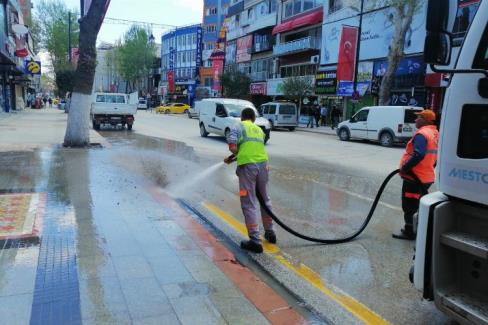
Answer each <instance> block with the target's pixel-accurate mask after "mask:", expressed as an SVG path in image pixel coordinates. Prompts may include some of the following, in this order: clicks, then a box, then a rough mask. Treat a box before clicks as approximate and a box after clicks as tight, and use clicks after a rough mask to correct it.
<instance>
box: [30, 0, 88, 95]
mask: <svg viewBox="0 0 488 325" xmlns="http://www.w3.org/2000/svg"><path fill="white" fill-rule="evenodd" d="M69 12H70V9H69V8H68V7H67V6H66V4H64V3H63V2H61V1H60V0H50V1H46V0H41V1H39V3H37V4H36V11H35V15H34V19H33V23H32V28H31V31H32V36H33V39H34V43H36V42H39V45H40V47H41V48H42V49H43V50H45V51H46V52H47V53H48V54H49V59H50V61H51V64H52V66H53V70H54V74H56V73H57V72H58V71H59V70H63V69H67V68H69V67H70V64H69V60H68V57H69V53H68V38H69V33H68V30H69V27H68V25H69V16H70V15H69ZM76 16H77V13H76V12H74V13H73V14H72V15H71V46H72V47H78V39H79V24H78V22H77V21H76V18H75V17H76ZM58 86H59V85H58Z"/></svg>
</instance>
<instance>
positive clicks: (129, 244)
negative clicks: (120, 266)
mask: <svg viewBox="0 0 488 325" xmlns="http://www.w3.org/2000/svg"><path fill="white" fill-rule="evenodd" d="M107 251H108V252H109V253H110V255H111V256H112V257H120V256H134V255H138V256H142V255H143V252H142V250H141V249H140V247H139V244H138V243H137V241H136V240H135V239H133V238H131V237H130V236H129V237H127V238H116V239H115V238H114V239H112V240H110V241H109V240H107Z"/></svg>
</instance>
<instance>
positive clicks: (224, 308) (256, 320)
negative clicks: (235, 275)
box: [210, 295, 281, 325]
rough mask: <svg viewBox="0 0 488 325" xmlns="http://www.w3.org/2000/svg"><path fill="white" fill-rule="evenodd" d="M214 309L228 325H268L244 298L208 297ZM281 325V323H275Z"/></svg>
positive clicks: (261, 315)
mask: <svg viewBox="0 0 488 325" xmlns="http://www.w3.org/2000/svg"><path fill="white" fill-rule="evenodd" d="M210 300H211V301H212V302H213V303H214V305H215V308H217V309H218V311H219V312H220V314H221V315H222V317H223V318H224V319H225V320H226V321H227V322H228V323H229V324H233V325H234V324H239V325H241V324H242V325H255V324H269V322H268V320H267V319H266V318H265V317H264V316H263V314H261V313H260V312H259V311H258V310H257V309H256V307H255V306H254V305H253V304H252V303H251V302H249V300H247V299H246V298H234V297H223V296H214V295H212V296H211V297H210ZM276 324H281V323H276Z"/></svg>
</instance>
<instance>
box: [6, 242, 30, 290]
mask: <svg viewBox="0 0 488 325" xmlns="http://www.w3.org/2000/svg"><path fill="white" fill-rule="evenodd" d="M38 258H39V247H29V248H11V249H7V250H3V251H0V296H10V295H20V294H24V293H32V292H34V285H35V281H36V272H37V260H38Z"/></svg>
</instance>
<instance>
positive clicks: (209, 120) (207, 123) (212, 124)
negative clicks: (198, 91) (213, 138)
mask: <svg viewBox="0 0 488 325" xmlns="http://www.w3.org/2000/svg"><path fill="white" fill-rule="evenodd" d="M195 107H196V108H197V110H198V111H199V112H200V116H199V123H198V124H199V127H200V135H201V136H202V137H206V136H207V135H208V134H209V133H214V134H218V135H223V136H225V137H226V138H227V137H228V136H229V134H230V130H231V129H232V127H234V126H235V125H236V124H237V123H239V122H240V120H241V112H242V110H243V109H244V108H252V109H253V110H254V111H255V112H256V116H258V117H257V118H256V121H255V122H254V123H255V124H256V125H257V126H259V127H260V128H261V129H262V130H263V132H264V134H265V135H266V137H265V139H264V142H265V143H266V142H268V140H269V138H270V133H271V125H270V124H269V121H268V120H267V119H265V118H262V117H259V114H258V111H257V109H256V107H254V105H253V103H251V102H249V101H247V100H242V99H230V98H206V99H202V100H200V101H197V102H195Z"/></svg>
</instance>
